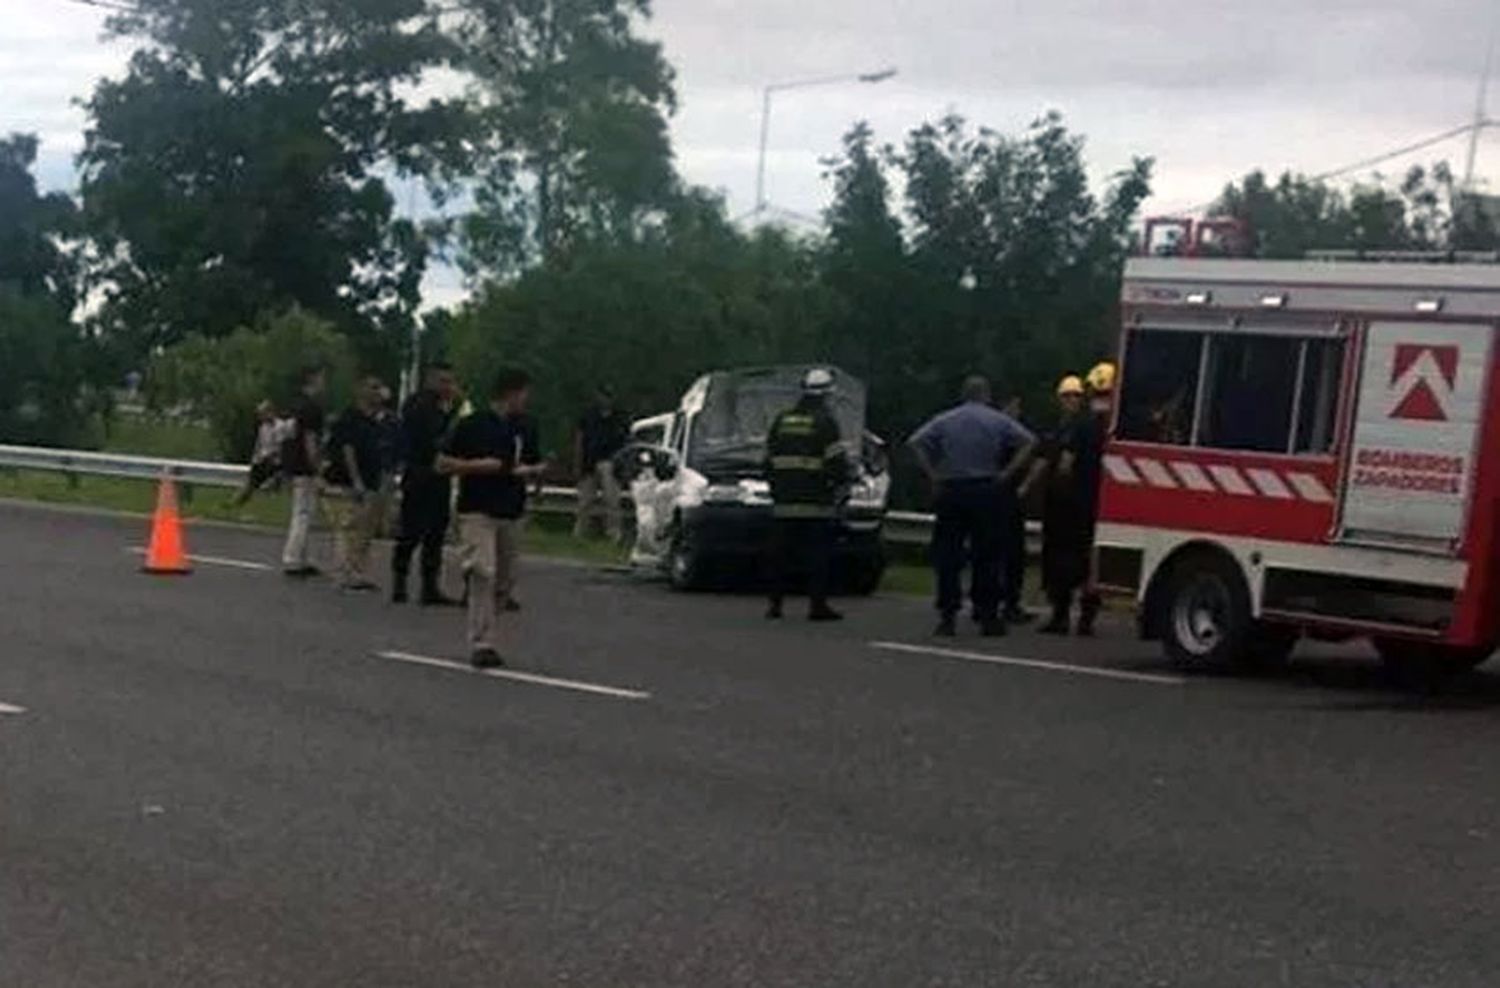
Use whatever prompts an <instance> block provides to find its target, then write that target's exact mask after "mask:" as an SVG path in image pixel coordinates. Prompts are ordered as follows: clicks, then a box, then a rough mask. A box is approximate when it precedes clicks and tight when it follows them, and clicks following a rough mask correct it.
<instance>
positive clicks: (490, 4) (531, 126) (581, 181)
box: [459, 0, 678, 272]
mask: <svg viewBox="0 0 1500 988" xmlns="http://www.w3.org/2000/svg"><path fill="white" fill-rule="evenodd" d="M464 9H465V11H466V14H465V15H464V18H463V21H462V26H461V27H460V29H459V36H460V38H461V39H462V43H463V51H464V55H463V64H464V66H465V67H466V68H467V70H468V71H469V72H470V73H472V74H473V76H474V77H475V78H476V79H477V80H478V85H477V96H478V99H479V102H480V104H481V111H480V118H481V124H482V134H483V136H482V150H481V151H480V152H479V153H478V154H477V155H476V159H475V160H476V161H478V162H480V163H481V173H480V175H479V181H478V185H477V188H476V189H475V193H474V200H475V207H476V208H475V211H474V213H473V214H472V215H471V216H470V217H468V219H467V220H466V221H465V223H464V224H463V230H462V234H463V249H464V260H465V263H466V265H467V266H468V267H469V268H470V270H490V271H499V272H512V271H515V270H518V269H521V268H524V267H525V266H527V265H529V264H532V263H535V262H538V261H556V260H558V259H559V258H561V257H562V256H564V255H565V254H566V253H567V252H568V251H570V250H571V249H572V248H573V247H574V246H575V245H577V244H580V243H581V242H583V241H591V242H597V241H598V240H599V239H600V238H601V237H628V236H632V235H634V234H635V233H636V232H637V230H638V227H639V225H640V223H641V222H642V221H643V219H644V218H646V217H647V216H649V215H651V214H655V213H657V212H658V211H660V210H661V209H662V208H663V207H664V206H666V205H667V204H668V203H669V202H670V200H671V199H672V198H673V197H674V196H675V194H676V193H677V189H678V182H677V177H676V173H675V171H674V169H673V166H672V147H671V141H670V137H669V135H668V132H667V121H666V117H667V114H669V113H670V112H672V111H673V110H674V109H675V95H674V93H673V88H672V76H673V74H672V69H671V67H670V66H669V65H668V64H667V62H666V59H665V58H664V57H663V55H662V50H661V46H660V45H659V44H656V43H654V42H648V41H645V40H642V39H641V38H639V37H637V36H636V34H635V27H636V25H637V24H638V23H639V22H640V21H642V20H644V19H646V18H649V17H650V15H651V6H650V0H473V2H472V3H470V4H468V5H467V6H466V7H465V8H464Z"/></svg>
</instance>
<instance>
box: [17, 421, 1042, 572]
mask: <svg viewBox="0 0 1500 988" xmlns="http://www.w3.org/2000/svg"><path fill="white" fill-rule="evenodd" d="M0 467H9V468H12V469H18V470H41V471H46V472H49V473H62V474H70V475H76V476H85V477H122V478H125V479H129V480H160V479H161V478H162V477H164V476H167V477H171V478H172V479H173V480H175V481H177V482H178V483H181V484H194V485H202V486H205V487H227V488H238V487H240V486H242V485H243V484H244V483H245V478H246V477H247V476H248V475H249V468H248V467H244V466H240V465H237V464H233V463H207V462H203V461H200V460H169V459H163V458H160V457H152V456H130V455H126V454H122V453H94V452H88V451H85V450H76V449H52V448H48V447H44V446H4V445H0ZM577 501H578V492H577V491H576V490H574V489H573V488H571V487H544V488H543V489H542V493H541V496H540V497H539V498H537V499H536V507H537V510H539V511H544V512H548V513H552V514H572V513H573V512H574V510H575V508H576V505H577ZM932 524H933V518H932V515H928V514H921V513H918V512H912V511H892V512H890V513H889V514H888V515H886V525H885V537H886V540H887V541H889V542H894V543H897V544H900V545H924V544H926V543H927V542H928V541H929V540H931V538H932ZM1040 537H1041V526H1040V525H1039V524H1037V523H1036V522H1028V523H1027V541H1028V542H1029V543H1030V544H1031V549H1032V551H1033V552H1035V551H1036V543H1037V540H1038V539H1040Z"/></svg>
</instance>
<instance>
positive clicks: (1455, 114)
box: [0, 0, 1500, 295]
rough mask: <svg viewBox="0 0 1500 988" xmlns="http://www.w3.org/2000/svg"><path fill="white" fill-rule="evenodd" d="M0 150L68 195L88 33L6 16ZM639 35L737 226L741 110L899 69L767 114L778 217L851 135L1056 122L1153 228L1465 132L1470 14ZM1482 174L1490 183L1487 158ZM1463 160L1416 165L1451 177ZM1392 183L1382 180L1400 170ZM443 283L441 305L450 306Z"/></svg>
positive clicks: (798, 19)
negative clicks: (1147, 211) (23, 134)
mask: <svg viewBox="0 0 1500 988" xmlns="http://www.w3.org/2000/svg"><path fill="white" fill-rule="evenodd" d="M4 2H5V6H6V8H7V20H6V27H5V32H4V35H3V36H0V93H3V94H4V99H3V100H0V132H3V131H8V130H28V131H36V132H39V133H40V134H41V135H42V137H43V139H44V141H45V144H44V159H43V163H42V168H41V173H42V175H43V177H44V180H45V181H46V182H47V184H48V185H50V186H54V187H55V186H67V185H71V184H72V179H71V165H70V159H71V155H72V153H73V152H74V151H76V149H77V148H78V147H79V146H80V145H81V143H82V133H83V126H84V118H83V115H82V113H81V111H79V110H78V109H77V108H76V107H75V106H73V105H72V101H73V100H74V99H75V98H77V97H81V96H86V95H87V94H88V92H89V91H90V89H91V88H92V86H93V84H94V80H95V79H96V78H98V77H99V76H100V75H103V74H117V73H118V72H120V71H121V70H122V68H123V65H124V62H125V58H126V55H127V52H128V49H127V47H126V46H125V45H123V44H121V43H118V42H113V43H108V44H106V43H102V42H101V41H100V34H101V29H102V24H103V13H102V12H101V11H98V10H94V9H91V8H88V7H84V6H80V5H78V4H75V3H71V2H69V0H4ZM655 8H656V18H655V20H654V21H653V22H652V23H651V24H650V25H649V27H648V31H649V33H651V34H652V35H653V36H655V37H657V38H659V39H661V40H662V42H663V44H664V45H665V47H666V53H667V56H668V57H669V58H670V59H671V60H672V61H673V63H674V64H675V65H676V66H677V69H678V72H679V91H680V94H681V97H682V109H681V112H680V113H679V114H678V116H677V118H676V120H675V121H674V133H675V137H676V142H677V151H678V157H679V162H680V166H681V168H682V170H683V171H684V173H685V174H686V176H687V177H688V178H689V179H690V180H692V181H694V182H697V183H699V184H702V185H706V186H709V187H713V188H719V189H723V190H724V191H725V192H726V193H727V194H728V195H729V199H730V205H731V208H732V209H734V210H736V211H737V212H745V211H748V210H749V209H750V208H751V207H752V206H753V205H754V202H753V198H754V185H755V171H756V160H757V144H758V138H759V128H760V106H761V102H760V99H761V95H760V94H761V89H762V87H763V86H765V85H766V84H768V83H772V82H779V81H785V80H795V79H803V78H809V77H820V76H826V75H829V74H839V73H845V72H862V71H868V70H872V69H877V68H881V67H884V66H887V65H896V66H899V68H900V70H901V73H900V75H899V76H898V77H897V78H896V79H895V80H893V81H891V82H888V83H885V84H882V85H879V86H862V85H845V86H830V87H825V88H816V89H807V90H798V91H793V92H786V93H782V94H780V95H778V97H777V98H776V101H775V105H774V116H773V121H772V123H773V127H772V134H771V147H770V155H769V158H768V178H769V187H770V192H771V197H772V199H773V201H774V202H776V203H777V204H779V205H782V206H785V207H788V208H791V209H793V210H796V211H797V212H800V213H805V214H815V213H817V212H818V211H819V210H820V209H821V208H822V207H823V205H824V204H825V203H826V201H827V195H828V187H827V185H826V183H825V182H824V181H823V180H822V177H821V174H822V169H821V166H820V165H819V160H820V158H822V157H824V156H827V155H829V154H832V153H834V152H836V151H837V149H838V146H839V138H840V136H841V135H842V134H843V132H844V131H845V130H846V129H847V128H848V127H849V125H850V124H851V123H853V122H854V121H855V120H858V119H869V120H870V121H871V122H872V124H873V125H874V127H875V129H876V132H877V134H878V135H879V136H880V137H881V138H882V139H883V140H887V141H899V140H901V139H902V137H903V135H904V134H905V133H906V132H907V131H908V130H909V129H910V128H912V127H913V126H915V125H917V124H919V123H920V122H922V121H924V120H928V119H932V118H934V117H937V116H941V115H942V114H944V113H947V112H950V111H958V112H961V113H963V114H965V115H966V116H968V117H970V118H971V119H973V120H974V121H976V122H979V123H983V124H986V125H988V126H991V127H994V128H997V129H1000V130H1005V131H1017V130H1019V129H1021V128H1023V127H1025V126H1026V124H1027V123H1028V122H1029V121H1031V120H1032V119H1034V118H1035V117H1036V116H1038V115H1039V114H1040V113H1042V112H1044V111H1045V110H1048V109H1059V110H1061V111H1063V112H1064V113H1065V115H1066V116H1067V119H1068V122H1069V124H1070V125H1071V126H1072V127H1073V128H1074V129H1076V130H1078V131H1079V132H1081V133H1083V134H1085V135H1086V136H1087V137H1088V140H1089V144H1088V156H1089V161H1090V164H1091V169H1092V171H1093V173H1094V175H1095V177H1096V179H1098V180H1099V181H1103V180H1105V179H1106V178H1107V176H1108V175H1109V174H1110V173H1112V172H1114V171H1117V170H1119V169H1121V168H1123V167H1124V166H1125V165H1126V164H1128V162H1129V160H1130V158H1131V157H1132V156H1134V155H1150V156H1154V157H1156V158H1157V161H1158V168H1157V181H1156V188H1157V192H1158V197H1157V200H1156V202H1154V203H1153V204H1152V208H1154V209H1177V208H1183V207H1187V206H1190V205H1194V204H1199V203H1202V202H1204V201H1206V200H1208V199H1211V198H1212V197H1213V196H1214V195H1215V194H1216V193H1217V192H1218V191H1219V189H1220V188H1221V187H1222V185H1223V184H1224V182H1226V181H1228V180H1229V179H1232V178H1235V177H1237V176H1239V175H1241V174H1243V173H1244V172H1245V171H1247V170H1248V169H1250V168H1252V167H1256V166H1261V165H1263V166H1266V167H1268V168H1270V169H1272V170H1279V169H1282V168H1293V169H1300V170H1304V171H1309V172H1316V171H1320V170H1323V169H1326V168H1331V167H1336V166H1339V165H1342V164H1345V163H1347V162H1350V161H1355V160H1359V159H1361V158H1365V157H1368V156H1371V155H1374V154H1378V153H1380V152H1382V151H1385V150H1388V149H1390V148H1392V147H1395V146H1398V145H1401V144H1404V143H1407V142H1409V141H1413V140H1416V139H1419V138H1422V137H1425V136H1427V135H1430V134H1435V133H1438V132H1440V131H1443V130H1446V129H1448V128H1450V127H1453V126H1455V125H1457V124H1459V123H1462V122H1463V121H1464V120H1465V119H1466V118H1467V116H1468V114H1469V113H1471V112H1472V104H1473V99H1474V87H1475V83H1476V81H1477V76H1478V73H1479V67H1480V65H1481V64H1482V62H1483V58H1484V46H1485V42H1486V38H1487V36H1488V33H1489V27H1490V19H1491V18H1492V16H1493V13H1494V5H1493V3H1492V2H1490V0H1427V2H1425V3H1420V4H1417V3H1410V2H1409V0H1405V2H1398V0H1257V2H1255V3H1244V2H1243V0H1234V2H1229V0H1130V2H1128V3H1127V2H1122V0H811V2H809V0H655ZM1484 148H1485V156H1484V157H1482V158H1481V164H1482V165H1483V166H1484V170H1485V171H1486V172H1487V173H1488V172H1493V171H1495V170H1496V169H1500V157H1496V152H1497V151H1500V148H1496V147H1494V142H1493V140H1492V139H1489V138H1487V139H1486V141H1485V145H1484ZM1463 150H1464V149H1463V146H1462V142H1461V141H1455V142H1453V144H1452V145H1449V146H1444V147H1440V148H1437V149H1434V151H1433V152H1431V153H1429V154H1427V155H1425V156H1422V158H1421V159H1420V160H1432V159H1435V158H1438V157H1447V158H1449V159H1450V160H1453V161H1458V160H1460V159H1461V158H1462V155H1463ZM1404 164H1405V163H1397V164H1395V165H1393V166H1392V170H1393V171H1394V170H1399V169H1400V168H1401V167H1403V166H1404ZM455 284H456V283H455V282H453V281H452V280H451V279H450V280H449V281H448V282H447V283H445V284H444V294H445V295H448V294H451V293H452V292H453V291H454V290H455Z"/></svg>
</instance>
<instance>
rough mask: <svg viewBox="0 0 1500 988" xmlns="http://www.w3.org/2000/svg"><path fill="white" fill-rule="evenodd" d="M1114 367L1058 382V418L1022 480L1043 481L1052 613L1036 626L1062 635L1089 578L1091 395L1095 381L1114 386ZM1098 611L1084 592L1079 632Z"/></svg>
mask: <svg viewBox="0 0 1500 988" xmlns="http://www.w3.org/2000/svg"><path fill="white" fill-rule="evenodd" d="M1112 371H1113V368H1112V367H1111V368H1110V372H1105V371H1102V370H1101V369H1100V368H1098V367H1096V368H1095V369H1094V370H1093V371H1092V372H1090V374H1089V375H1088V378H1087V383H1085V379H1084V378H1082V377H1079V376H1077V375H1075V374H1069V375H1068V376H1066V377H1064V378H1063V379H1062V380H1061V381H1059V382H1058V385H1057V402H1058V406H1059V408H1060V410H1061V412H1062V417H1061V419H1060V421H1059V422H1058V426H1057V429H1056V430H1054V431H1053V433H1052V434H1051V436H1049V437H1048V441H1047V444H1046V451H1045V454H1044V455H1043V457H1042V458H1041V460H1039V461H1038V463H1037V465H1036V467H1035V469H1034V470H1033V472H1032V475H1031V477H1030V478H1029V479H1028V481H1027V484H1026V488H1027V489H1028V490H1029V489H1030V488H1031V487H1034V486H1036V485H1037V484H1042V485H1044V486H1043V494H1044V497H1043V512H1042V584H1043V587H1044V588H1045V590H1046V593H1047V599H1048V600H1049V601H1050V603H1051V604H1052V618H1051V620H1050V621H1048V622H1047V623H1046V624H1045V625H1043V626H1042V627H1041V629H1040V630H1041V631H1042V632H1043V633H1044V634H1053V635H1066V634H1069V633H1070V632H1071V631H1072V630H1073V629H1072V611H1073V600H1074V598H1075V597H1076V596H1077V595H1078V593H1079V591H1080V590H1083V589H1084V588H1085V587H1086V586H1087V585H1088V583H1089V570H1090V557H1091V556H1092V554H1093V544H1094V524H1095V518H1096V517H1097V502H1098V491H1099V467H1100V460H1101V457H1100V452H1101V449H1102V440H1103V433H1102V432H1101V431H1100V430H1099V428H1098V425H1097V423H1096V420H1095V417H1094V415H1093V413H1092V408H1091V398H1092V397H1093V396H1094V395H1095V394H1101V393H1103V392H1096V391H1095V390H1094V387H1093V386H1094V385H1097V386H1099V387H1101V388H1102V387H1110V388H1112V387H1113V384H1114V380H1113V377H1112V376H1109V375H1110V374H1111V373H1112ZM1097 614H1098V605H1097V602H1096V601H1095V600H1093V599H1092V598H1090V597H1089V595H1088V594H1086V593H1085V595H1084V600H1083V607H1082V611H1081V613H1080V616H1079V622H1078V633H1079V634H1081V635H1091V634H1093V631H1094V619H1095V617H1096V616H1097Z"/></svg>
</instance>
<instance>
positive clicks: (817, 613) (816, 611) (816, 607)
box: [807, 600, 844, 621]
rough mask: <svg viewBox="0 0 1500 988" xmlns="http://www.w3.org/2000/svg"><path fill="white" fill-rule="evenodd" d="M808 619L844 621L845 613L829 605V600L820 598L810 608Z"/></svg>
mask: <svg viewBox="0 0 1500 988" xmlns="http://www.w3.org/2000/svg"><path fill="white" fill-rule="evenodd" d="M807 619H808V620H809V621H842V620H844V615H842V614H840V613H839V612H838V611H836V610H834V609H833V608H831V607H829V606H828V601H826V600H820V601H816V602H814V603H813V605H812V606H811V607H810V608H808V611H807Z"/></svg>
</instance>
